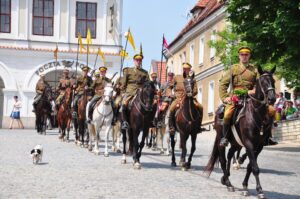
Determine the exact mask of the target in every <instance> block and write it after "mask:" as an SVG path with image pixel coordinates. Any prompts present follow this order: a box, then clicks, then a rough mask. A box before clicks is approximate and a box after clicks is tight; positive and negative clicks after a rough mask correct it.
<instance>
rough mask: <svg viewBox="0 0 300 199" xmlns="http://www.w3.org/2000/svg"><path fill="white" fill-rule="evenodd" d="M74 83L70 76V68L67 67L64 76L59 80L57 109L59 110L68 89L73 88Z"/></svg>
mask: <svg viewBox="0 0 300 199" xmlns="http://www.w3.org/2000/svg"><path fill="white" fill-rule="evenodd" d="M72 84H73V81H72V79H71V78H70V77H69V69H68V68H65V69H64V71H63V77H62V78H61V79H60V80H59V85H58V91H59V95H58V97H57V98H56V100H55V104H56V110H57V111H58V109H59V106H60V104H61V102H62V100H63V97H64V95H65V92H66V89H67V88H71V87H72Z"/></svg>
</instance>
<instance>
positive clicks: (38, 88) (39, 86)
mask: <svg viewBox="0 0 300 199" xmlns="http://www.w3.org/2000/svg"><path fill="white" fill-rule="evenodd" d="M49 86H50V85H49V84H48V82H46V81H44V80H42V79H39V81H38V82H37V84H36V86H35V91H36V93H38V94H43V92H44V90H45V88H46V87H49Z"/></svg>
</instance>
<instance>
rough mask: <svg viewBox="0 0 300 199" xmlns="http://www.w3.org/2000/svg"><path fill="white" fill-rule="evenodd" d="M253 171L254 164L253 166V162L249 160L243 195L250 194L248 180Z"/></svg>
mask: <svg viewBox="0 0 300 199" xmlns="http://www.w3.org/2000/svg"><path fill="white" fill-rule="evenodd" d="M251 172H252V166H251V163H250V162H249V163H248V165H247V173H246V176H245V178H244V181H243V192H242V193H243V196H248V195H249V191H248V181H249V177H250V175H251Z"/></svg>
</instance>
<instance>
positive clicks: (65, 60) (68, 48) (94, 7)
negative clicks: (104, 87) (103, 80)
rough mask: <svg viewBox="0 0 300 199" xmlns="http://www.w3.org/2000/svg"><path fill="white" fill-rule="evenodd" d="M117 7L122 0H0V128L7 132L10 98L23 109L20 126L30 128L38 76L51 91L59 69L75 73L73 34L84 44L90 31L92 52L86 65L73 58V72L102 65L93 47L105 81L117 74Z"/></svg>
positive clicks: (83, 59)
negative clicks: (104, 68)
mask: <svg viewBox="0 0 300 199" xmlns="http://www.w3.org/2000/svg"><path fill="white" fill-rule="evenodd" d="M122 7H123V0H78V1H77V0H0V127H2V128H6V127H8V122H9V116H10V114H11V111H12V107H13V96H15V95H17V96H19V98H20V100H21V101H22V104H23V108H22V109H21V117H22V120H23V123H24V125H25V127H27V128H32V127H34V120H35V115H34V113H33V112H32V102H33V97H34V95H35V86H36V83H37V81H38V79H39V75H40V74H45V75H46V80H47V81H49V82H50V84H51V85H52V86H53V85H56V84H55V81H58V79H59V78H60V77H61V75H62V70H63V68H64V67H69V68H70V70H71V71H72V73H74V72H75V71H76V60H77V48H78V45H77V43H78V38H77V35H78V34H77V33H78V32H80V34H81V35H82V37H83V43H85V40H86V39H85V38H86V32H87V29H88V28H90V30H91V35H92V47H91V51H93V52H95V53H92V54H90V55H89V58H88V60H89V61H88V63H87V56H86V54H84V53H83V54H79V56H78V63H79V67H78V68H77V72H78V73H80V72H81V69H80V68H81V67H82V66H83V65H88V66H89V67H90V68H91V69H94V68H95V69H97V68H98V67H99V66H101V65H103V64H104V63H103V61H102V60H101V59H100V58H99V57H98V59H97V61H96V51H97V49H98V48H100V49H101V51H102V52H103V53H104V55H105V59H106V63H105V65H106V66H107V67H108V73H107V75H108V77H110V76H112V75H113V74H114V73H115V72H118V71H119V69H120V65H121V57H120V56H119V54H120V51H121V48H122V46H121V45H122ZM56 45H57V46H58V59H57V62H56V60H55V58H54V53H53V52H54V50H55V49H56ZM55 71H56V72H55Z"/></svg>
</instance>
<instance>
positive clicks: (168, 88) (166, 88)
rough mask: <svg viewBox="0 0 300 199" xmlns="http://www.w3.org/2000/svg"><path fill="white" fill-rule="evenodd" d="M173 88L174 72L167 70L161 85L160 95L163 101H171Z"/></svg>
mask: <svg viewBox="0 0 300 199" xmlns="http://www.w3.org/2000/svg"><path fill="white" fill-rule="evenodd" d="M173 88H174V73H172V72H168V78H167V81H166V82H165V83H164V84H163V85H162V86H161V93H162V94H161V95H162V97H163V101H164V102H169V103H170V102H172V100H173V98H174V96H173V93H172V92H173Z"/></svg>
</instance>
